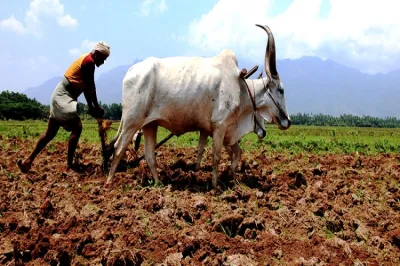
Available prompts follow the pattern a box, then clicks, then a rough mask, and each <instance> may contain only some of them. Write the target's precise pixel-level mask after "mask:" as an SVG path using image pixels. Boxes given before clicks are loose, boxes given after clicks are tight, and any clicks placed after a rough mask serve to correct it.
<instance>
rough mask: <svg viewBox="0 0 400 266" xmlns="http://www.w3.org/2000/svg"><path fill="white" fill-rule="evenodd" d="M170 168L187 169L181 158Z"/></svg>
mask: <svg viewBox="0 0 400 266" xmlns="http://www.w3.org/2000/svg"><path fill="white" fill-rule="evenodd" d="M170 169H171V170H176V169H182V170H186V169H187V164H186V162H185V161H184V160H183V159H179V160H177V161H176V162H175V163H174V164H172V165H171V166H170Z"/></svg>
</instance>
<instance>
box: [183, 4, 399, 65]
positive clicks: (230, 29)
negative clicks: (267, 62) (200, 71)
mask: <svg viewBox="0 0 400 266" xmlns="http://www.w3.org/2000/svg"><path fill="white" fill-rule="evenodd" d="M322 2H323V0H294V1H293V3H292V4H291V5H290V6H289V7H288V8H287V10H285V11H284V12H283V13H282V14H279V15H277V16H274V17H272V16H271V15H269V14H270V11H271V8H272V4H273V0H248V1H247V2H246V4H245V6H244V4H243V1H241V0H220V1H218V3H217V4H216V5H215V6H214V7H213V9H212V10H210V11H209V12H208V13H207V14H204V15H203V16H202V17H201V18H200V19H198V20H195V21H193V22H192V23H191V24H190V26H189V36H188V40H189V43H190V44H191V45H192V46H194V47H197V48H200V49H202V50H203V51H205V52H208V53H210V54H211V53H218V52H220V51H221V50H222V49H224V48H231V49H233V50H234V51H235V52H236V53H237V54H238V55H239V56H246V57H249V58H251V59H253V60H257V62H258V61H261V60H262V58H263V54H264V52H265V45H266V40H267V39H266V34H265V32H263V31H262V30H261V29H259V28H257V27H255V24H266V25H268V26H269V27H270V28H271V30H272V32H273V34H274V36H275V41H276V43H277V47H276V48H277V57H278V58H280V59H281V58H292V59H294V58H299V57H301V56H304V55H311V56H319V57H321V58H323V59H325V58H330V59H332V60H335V61H337V62H339V63H343V64H346V65H350V66H353V67H357V68H358V69H361V70H362V71H365V72H370V73H375V72H387V71H388V70H391V69H393V68H395V67H399V66H396V64H398V62H399V61H400V16H398V10H399V8H400V1H398V0H329V3H330V6H331V9H330V12H329V14H328V16H327V17H326V18H321V16H320V6H321V3H322ZM245 7H246V8H245ZM250 7H253V8H250Z"/></svg>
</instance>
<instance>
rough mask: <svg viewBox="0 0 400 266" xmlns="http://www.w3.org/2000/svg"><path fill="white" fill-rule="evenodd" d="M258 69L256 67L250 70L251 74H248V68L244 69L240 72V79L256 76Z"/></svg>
mask: <svg viewBox="0 0 400 266" xmlns="http://www.w3.org/2000/svg"><path fill="white" fill-rule="evenodd" d="M257 69H258V66H254V67H253V68H252V69H250V71H249V72H247V69H246V68H243V69H242V71H240V74H239V78H241V79H248V78H249V77H250V76H251V75H253V74H254V72H256V71H257Z"/></svg>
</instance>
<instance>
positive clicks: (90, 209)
mask: <svg viewBox="0 0 400 266" xmlns="http://www.w3.org/2000/svg"><path fill="white" fill-rule="evenodd" d="M101 213H103V211H102V210H101V209H100V208H99V207H98V206H97V205H95V204H91V203H89V204H87V205H85V206H83V208H82V210H81V212H80V214H81V215H82V216H83V217H85V218H92V219H93V217H95V216H97V215H99V214H101Z"/></svg>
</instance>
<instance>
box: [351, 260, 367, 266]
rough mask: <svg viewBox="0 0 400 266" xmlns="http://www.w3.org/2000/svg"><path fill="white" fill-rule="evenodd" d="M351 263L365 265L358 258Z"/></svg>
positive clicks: (358, 265) (356, 265)
mask: <svg viewBox="0 0 400 266" xmlns="http://www.w3.org/2000/svg"><path fill="white" fill-rule="evenodd" d="M353 265H354V266H365V264H364V263H362V262H361V261H359V260H358V259H357V260H355V261H354V263H353Z"/></svg>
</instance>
